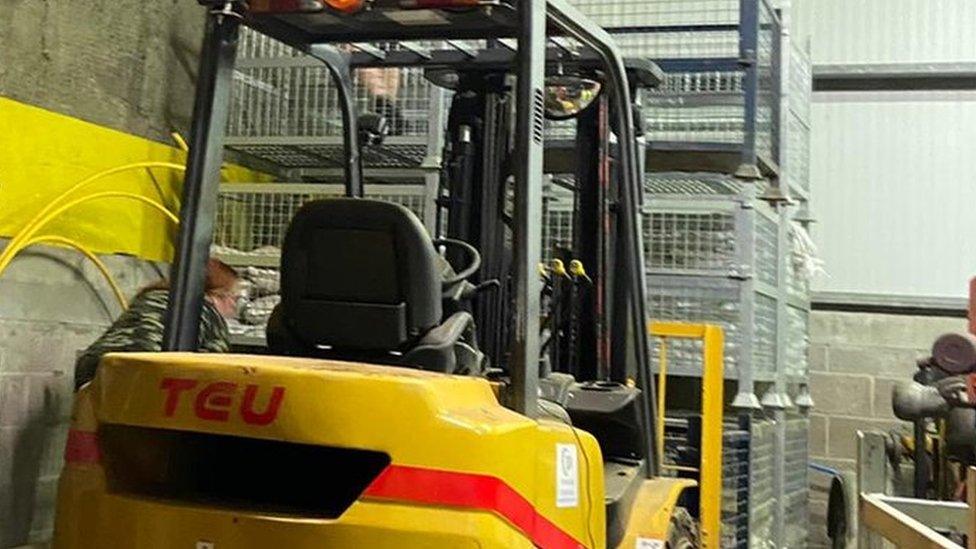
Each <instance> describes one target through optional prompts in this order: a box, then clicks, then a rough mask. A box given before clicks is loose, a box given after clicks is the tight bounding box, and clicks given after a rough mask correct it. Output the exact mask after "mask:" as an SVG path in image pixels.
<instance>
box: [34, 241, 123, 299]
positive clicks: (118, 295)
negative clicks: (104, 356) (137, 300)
mask: <svg viewBox="0 0 976 549" xmlns="http://www.w3.org/2000/svg"><path fill="white" fill-rule="evenodd" d="M45 242H50V243H53V244H61V245H63V246H68V247H70V248H74V249H75V250H77V251H79V252H81V253H82V254H83V255H84V256H85V257H87V258H88V260H89V261H91V262H92V263H93V264H94V265H95V267H96V268H97V269H98V271H99V272H100V273H102V276H103V277H104V278H105V281H106V282H108V285H109V286H110V287H111V288H112V293H114V294H115V299H117V300H118V302H119V306H121V307H122V309H123V310H125V309H128V308H129V301H128V300H127V299H126V298H125V294H124V293H123V292H122V288H120V287H119V284H118V282H116V280H115V278H113V277H112V273H110V272H109V270H108V267H107V266H105V263H103V262H102V260H101V259H99V258H98V256H97V255H95V254H94V253H92V251H91V250H89V249H88V248H86V247H84V246H82V245H81V244H78V243H77V242H75V241H74V240H71V239H68V238H64V237H63V236H57V235H53V234H52V235H42V236H35V237H34V238H32V239H30V240H28V241H27V244H25V245H24V246H23V248H21V249H26V248H30V247H31V246H33V245H35V244H43V243H45Z"/></svg>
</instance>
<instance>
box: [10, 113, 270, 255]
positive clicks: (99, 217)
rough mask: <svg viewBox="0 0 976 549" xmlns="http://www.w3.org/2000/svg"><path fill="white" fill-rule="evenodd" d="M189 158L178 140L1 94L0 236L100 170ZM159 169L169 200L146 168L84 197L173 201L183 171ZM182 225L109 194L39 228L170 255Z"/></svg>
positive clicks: (110, 249)
mask: <svg viewBox="0 0 976 549" xmlns="http://www.w3.org/2000/svg"><path fill="white" fill-rule="evenodd" d="M185 158H186V156H185V154H184V153H183V152H182V151H180V150H179V149H177V148H175V147H171V146H167V145H164V144H161V143H157V142H155V141H150V140H148V139H144V138H141V137H137V136H133V135H130V134H126V133H124V132H120V131H117V130H112V129H108V128H105V127H102V126H98V125H96V124H91V123H89V122H85V121H83V120H79V119H76V118H71V117H68V116H64V115H61V114H57V113H54V112H51V111H46V110H44V109H40V108H37V107H33V106H30V105H26V104H23V103H19V102H17V101H13V100H11V99H7V98H3V97H0V236H2V237H10V236H12V235H14V234H15V233H16V232H17V231H18V230H20V229H21V228H22V227H23V226H24V225H25V224H26V223H27V222H28V221H30V220H31V218H33V217H34V216H35V215H36V214H37V213H38V212H39V211H40V210H41V209H42V208H44V206H46V205H47V204H48V203H50V202H51V201H52V200H54V199H55V198H57V197H58V196H59V195H61V194H62V193H63V192H64V191H66V190H67V189H68V188H69V187H71V186H72V185H74V184H75V183H77V182H78V181H80V180H82V179H84V178H86V177H88V176H90V175H93V174H95V173H97V172H99V171H102V170H105V169H109V168H113V167H116V166H119V165H122V164H128V163H132V162H144V161H161V162H172V163H175V164H180V165H182V164H183V163H184V162H185ZM153 175H154V176H155V179H156V181H157V182H158V183H159V188H160V189H162V193H163V196H162V200H160V198H161V197H160V195H159V191H158V190H157V187H156V186H155V185H154V184H153V179H152V178H151V177H150V175H149V174H148V173H147V171H146V170H137V171H129V172H126V173H122V174H118V175H115V176H112V177H109V178H107V179H104V180H102V181H99V182H98V183H94V184H92V185H90V186H88V187H86V188H84V189H82V190H79V191H78V194H77V196H83V195H85V194H91V193H94V192H104V191H110V190H111V191H127V192H134V193H137V194H141V195H144V196H146V197H148V198H152V199H154V200H160V201H161V202H163V203H164V204H165V205H167V206H168V207H170V208H173V207H174V205H175V204H176V202H177V200H178V197H179V189H180V186H181V183H182V174H181V173H179V172H176V171H170V170H162V169H154V170H153ZM224 175H225V178H226V180H227V181H240V182H265V181H270V180H271V177H270V176H268V175H267V174H261V173H258V172H254V171H251V170H247V169H244V168H241V167H237V166H228V167H226V168H225V169H224ZM72 196H75V195H72ZM175 230H176V229H175V227H174V226H173V224H172V223H171V222H170V221H168V220H167V219H165V218H164V217H163V216H161V215H160V214H159V213H158V212H157V211H155V210H153V209H152V208H150V207H148V206H144V205H142V204H139V203H136V202H134V201H128V200H121V199H115V198H109V199H105V200H100V201H94V202H88V203H85V204H84V205H81V206H78V207H77V209H72V210H69V211H68V212H66V213H65V214H64V215H63V216H62V217H60V218H58V219H55V220H53V221H52V222H51V223H50V224H49V225H47V226H46V227H45V228H44V229H43V230H42V231H40V232H39V233H38V234H57V235H61V236H65V237H68V238H71V239H73V240H76V241H78V242H79V243H81V244H82V245H83V246H86V247H88V248H90V249H91V250H92V251H94V252H95V253H103V254H108V253H113V254H130V255H135V256H138V257H141V258H144V259H149V260H156V261H168V260H170V258H171V257H172V254H173V244H172V243H173V239H174V237H175V235H176V232H175Z"/></svg>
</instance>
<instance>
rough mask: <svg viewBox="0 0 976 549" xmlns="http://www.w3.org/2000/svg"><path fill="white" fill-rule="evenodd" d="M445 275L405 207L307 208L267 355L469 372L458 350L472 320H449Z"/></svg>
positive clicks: (366, 203)
mask: <svg viewBox="0 0 976 549" xmlns="http://www.w3.org/2000/svg"><path fill="white" fill-rule="evenodd" d="M441 267H442V264H441V263H439V258H438V254H437V251H436V249H435V248H434V245H433V243H432V242H431V240H430V236H429V235H428V234H427V231H426V229H425V228H424V226H423V225H422V224H421V223H420V220H419V219H417V217H416V216H415V215H414V214H413V212H411V211H410V210H408V209H406V208H404V207H403V206H400V205H398V204H393V203H390V202H383V201H378V200H366V199H352V198H340V199H327V200H317V201H312V202H309V203H307V204H305V205H304V206H303V207H302V208H301V209H300V210H299V211H298V213H296V214H295V217H294V219H293V220H292V222H291V225H290V226H289V228H288V233H287V235H286V236H285V242H284V247H283V249H282V255H281V303H280V304H279V305H278V307H276V308H275V310H274V312H273V314H272V316H271V319H270V321H269V324H268V347H269V348H270V350H271V351H273V352H275V353H278V354H284V355H293V356H307V357H322V358H338V359H344V360H360V361H368V362H374V363H383V364H397V365H408V366H414V367H418V368H422V369H425V370H432V371H439V372H448V373H458V372H459V370H461V371H464V370H471V369H472V367H471V365H470V364H463V365H462V364H459V360H458V356H459V353H458V349H457V348H456V347H457V345H459V344H462V342H464V341H469V342H470V341H473V340H474V339H473V335H474V334H473V330H474V321H473V319H472V317H471V315H470V314H469V313H467V312H459V313H455V314H453V315H451V317H450V318H448V319H446V320H444V319H442V318H441V317H442V304H441V299H442V296H441ZM460 355H463V356H468V355H467V354H466V353H460ZM462 362H466V361H465V360H463V359H462ZM465 373H468V372H465ZM471 373H477V372H471Z"/></svg>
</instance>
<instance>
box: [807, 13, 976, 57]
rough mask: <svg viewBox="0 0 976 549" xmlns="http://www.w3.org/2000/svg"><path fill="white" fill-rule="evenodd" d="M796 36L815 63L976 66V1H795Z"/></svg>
mask: <svg viewBox="0 0 976 549" xmlns="http://www.w3.org/2000/svg"><path fill="white" fill-rule="evenodd" d="M793 4H794V8H793V17H794V19H795V20H796V21H795V24H794V25H793V31H794V34H795V35H798V37H799V38H800V39H801V40H802V39H803V38H804V37H805V36H810V35H812V36H813V37H814V40H813V62H814V64H825V63H831V64H833V63H918V62H967V61H968V62H971V61H976V32H973V29H976V2H974V1H973V0H793Z"/></svg>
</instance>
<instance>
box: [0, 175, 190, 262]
mask: <svg viewBox="0 0 976 549" xmlns="http://www.w3.org/2000/svg"><path fill="white" fill-rule="evenodd" d="M144 168H165V169H169V170H176V171H179V172H185V171H186V167H184V166H183V165H180V164H173V163H171V162H155V161H152V162H134V163H132V164H126V165H124V166H117V167H115V168H110V169H108V170H103V171H101V172H98V173H96V174H94V175H92V176H90V177H86V178H85V179H83V180H81V181H79V182H78V183H76V184H74V185H73V186H72V187H71V188H69V189H68V190H67V191H65V192H63V193H61V195H60V196H58V197H57V198H56V199H54V200H53V201H52V202H51V203H49V204H48V205H47V206H45V207H44V208H43V209H41V211H40V212H38V214H37V215H36V216H34V217H33V218H31V220H30V221H28V222H27V224H26V225H25V226H24V228H23V229H21V230H20V232H18V233H17V234H16V235H14V237H13V238H12V239H11V240H10V242H9V243H8V244H7V247H6V248H5V249H4V250H3V253H0V273H2V272H3V270H4V269H6V267H7V264H9V263H10V261H11V260H12V259H13V256H15V255H17V253H19V251H20V248H21V247H22V245H23V243H24V242H25V241H26V240H27V239H29V238H30V237H31V236H32V235H33V234H35V233H36V232H37V229H38V223H39V222H41V221H42V220H44V223H47V220H49V214H50V213H51V211H52V210H54V209H55V208H57V207H58V205H59V204H60V203H61V202H62V200H64V199H65V198H66V197H67V196H68V195H70V194H72V193H74V192H75V191H77V190H78V189H81V188H82V187H85V186H87V185H90V184H92V183H94V182H96V181H98V180H100V179H103V178H105V177H110V176H112V175H116V174H119V173H123V172H126V171H132V170H140V169H144ZM146 200H149V199H146ZM154 204H155V206H159V207H162V206H161V205H160V204H159V203H154ZM163 209H165V208H163ZM61 211H63V210H61ZM166 211H167V212H168V211H169V210H166ZM174 217H175V216H174Z"/></svg>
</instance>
